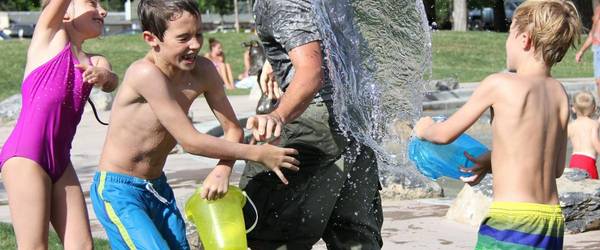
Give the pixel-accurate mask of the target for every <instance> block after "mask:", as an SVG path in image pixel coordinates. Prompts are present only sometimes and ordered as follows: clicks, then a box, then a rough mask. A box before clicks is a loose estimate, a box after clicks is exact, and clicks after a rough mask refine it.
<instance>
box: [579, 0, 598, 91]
mask: <svg viewBox="0 0 600 250" xmlns="http://www.w3.org/2000/svg"><path fill="white" fill-rule="evenodd" d="M590 47H592V53H593V55H594V57H593V58H594V59H593V60H594V61H593V63H594V64H593V65H594V78H595V81H596V91H598V95H599V96H600V5H598V6H596V8H594V16H592V28H591V29H590V33H589V34H588V37H587V39H586V40H585V42H584V43H583V45H582V46H581V48H580V49H579V51H577V53H576V54H575V61H576V62H581V58H582V57H583V54H585V52H586V51H587V50H588V49H589V48H590Z"/></svg>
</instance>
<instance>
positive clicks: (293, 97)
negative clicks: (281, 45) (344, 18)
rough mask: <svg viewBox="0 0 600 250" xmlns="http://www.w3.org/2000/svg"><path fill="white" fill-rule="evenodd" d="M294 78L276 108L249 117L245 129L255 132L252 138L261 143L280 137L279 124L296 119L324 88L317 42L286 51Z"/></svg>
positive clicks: (321, 60) (319, 49)
mask: <svg viewBox="0 0 600 250" xmlns="http://www.w3.org/2000/svg"><path fill="white" fill-rule="evenodd" d="M289 56H290V59H291V61H292V64H293V66H294V70H295V73H294V77H293V78H292V81H291V83H290V85H289V86H288V87H287V89H286V91H285V93H284V94H283V96H282V97H281V99H280V101H279V105H278V106H277V109H275V110H274V111H273V112H271V113H270V114H267V115H257V116H253V117H250V118H249V119H248V123H247V126H246V128H248V129H254V131H255V132H254V138H255V139H256V140H258V141H264V140H267V139H269V138H271V136H275V137H279V134H280V132H281V126H282V124H286V123H288V122H290V121H293V120H294V119H296V118H298V117H299V116H300V115H301V114H302V113H303V112H304V111H305V110H306V108H307V107H308V105H309V104H310V103H311V101H312V100H313V98H314V96H315V94H316V93H317V92H318V91H319V90H320V89H321V87H322V86H323V70H322V69H321V65H322V62H323V58H322V55H321V46H320V42H319V41H313V42H309V43H307V44H304V45H301V46H299V47H296V48H294V49H292V50H291V51H290V52H289Z"/></svg>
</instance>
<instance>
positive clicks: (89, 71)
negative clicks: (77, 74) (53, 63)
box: [75, 64, 113, 87]
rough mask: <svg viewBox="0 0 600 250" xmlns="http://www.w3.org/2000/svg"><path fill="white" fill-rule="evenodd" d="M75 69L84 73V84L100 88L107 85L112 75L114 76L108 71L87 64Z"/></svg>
mask: <svg viewBox="0 0 600 250" xmlns="http://www.w3.org/2000/svg"><path fill="white" fill-rule="evenodd" d="M75 67H76V68H78V69H80V70H81V71H83V74H82V75H83V81H84V82H87V83H90V84H94V85H96V86H98V87H102V86H103V85H104V84H106V83H107V82H108V80H109V79H110V75H111V74H113V73H112V72H111V71H110V70H108V69H105V68H102V67H95V66H90V65H87V64H77V65H75Z"/></svg>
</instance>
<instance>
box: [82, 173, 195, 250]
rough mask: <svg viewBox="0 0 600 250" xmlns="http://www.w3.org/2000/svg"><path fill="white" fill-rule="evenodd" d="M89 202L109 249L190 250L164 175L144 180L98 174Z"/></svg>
mask: <svg viewBox="0 0 600 250" xmlns="http://www.w3.org/2000/svg"><path fill="white" fill-rule="evenodd" d="M90 198H91V199H92V204H93V206H94V212H95V213H96V217H97V218H98V220H99V221H100V223H101V224H102V226H103V227H104V230H105V231H106V234H107V235H108V240H109V242H110V246H111V248H112V249H115V250H117V249H190V247H189V244H188V242H187V239H186V237H185V222H184V220H183V217H182V216H181V213H180V212H179V209H178V208H177V205H176V204H175V196H174V195H173V190H172V189H171V187H170V186H169V184H167V178H166V177H165V175H164V174H163V175H162V176H161V177H159V178H157V179H154V180H144V179H140V178H137V177H134V176H129V175H125V174H118V173H112V172H97V173H96V175H95V176H94V181H93V182H92V186H91V187H90Z"/></svg>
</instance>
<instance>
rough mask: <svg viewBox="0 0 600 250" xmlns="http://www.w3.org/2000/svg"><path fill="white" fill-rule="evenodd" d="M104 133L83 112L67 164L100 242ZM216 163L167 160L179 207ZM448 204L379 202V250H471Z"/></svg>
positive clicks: (592, 243) (595, 245) (598, 245)
mask: <svg viewBox="0 0 600 250" xmlns="http://www.w3.org/2000/svg"><path fill="white" fill-rule="evenodd" d="M230 101H231V103H232V106H233V107H234V109H235V111H236V113H237V115H238V116H239V117H242V116H244V115H246V114H249V113H252V112H253V111H254V108H255V106H256V101H254V100H250V99H249V98H248V97H247V96H231V97H230ZM87 110H90V109H89V108H88V109H87ZM191 111H192V112H191V113H192V116H193V117H192V119H193V121H194V122H195V123H196V124H198V125H199V126H202V124H208V123H210V122H214V118H213V114H212V112H211V111H210V109H209V108H208V106H207V105H206V103H205V101H204V100H203V99H201V98H200V99H198V100H197V101H196V102H195V103H194V104H193V105H192V107H191ZM100 116H101V117H102V119H103V120H108V116H109V113H108V112H100ZM11 130H12V126H11V125H10V124H9V125H4V126H0V143H3V142H4V141H5V140H6V138H7V137H8V135H9V133H10V131H11ZM105 134H106V127H104V126H102V125H100V124H98V123H97V122H96V120H95V118H94V116H93V113H92V112H86V113H85V114H84V116H83V119H82V121H81V124H80V125H79V128H78V131H77V135H76V136H75V140H74V142H73V150H72V161H73V165H74V166H75V169H76V171H77V174H78V176H79V179H80V181H81V184H82V187H83V190H84V192H85V195H86V201H87V203H88V211H89V213H90V220H91V225H92V231H93V235H94V236H95V237H103V238H104V237H106V235H105V233H104V231H103V229H102V227H101V226H100V224H99V223H98V221H97V220H96V217H95V215H94V211H93V209H92V207H91V205H90V204H91V203H90V200H89V197H88V194H89V186H90V184H91V181H92V177H93V175H94V172H95V170H96V165H97V163H98V161H99V156H100V152H101V149H102V145H103V142H104V136H105ZM0 146H1V145H0ZM216 162H217V161H216V160H212V159H207V158H204V157H198V156H193V155H190V154H173V155H171V156H169V158H168V160H167V163H166V168H165V173H166V175H167V176H168V178H169V183H170V184H171V185H172V186H173V189H174V192H175V196H176V197H177V200H178V204H179V206H180V207H181V206H182V204H183V203H184V201H185V200H186V199H187V197H189V196H190V195H191V193H192V192H193V191H194V189H195V188H196V187H197V186H198V184H199V183H200V182H201V181H202V180H203V179H204V177H205V176H206V175H207V174H208V173H209V172H210V170H211V169H212V167H213V166H214V165H215V164H216ZM242 167H243V165H242V162H239V161H238V163H237V164H236V167H235V169H234V174H233V175H232V180H231V181H232V182H237V181H238V180H239V175H240V173H241V170H242ZM450 202H451V200H448V199H431V200H411V201H384V202H383V207H384V216H385V221H384V226H383V230H382V232H383V238H384V249H390V250H391V249H472V248H473V246H474V244H475V241H476V230H477V229H476V228H473V227H470V226H467V225H462V224H458V223H456V222H453V221H449V220H446V219H444V217H443V216H444V214H445V213H446V210H447V208H448V206H449V204H450ZM0 221H2V222H10V214H9V210H8V205H7V197H6V192H5V191H4V187H3V185H2V182H1V180H0ZM565 242H566V243H565V245H566V246H568V247H569V248H568V249H600V232H599V231H596V232H588V233H584V234H578V235H568V236H566V237H565ZM315 249H325V246H324V244H323V243H322V242H320V243H319V244H317V245H316V246H315Z"/></svg>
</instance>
